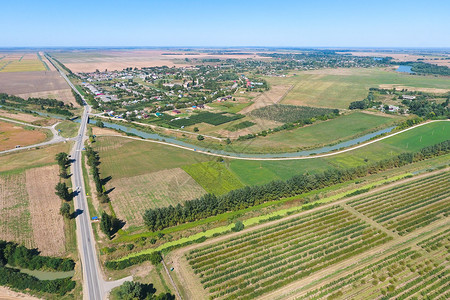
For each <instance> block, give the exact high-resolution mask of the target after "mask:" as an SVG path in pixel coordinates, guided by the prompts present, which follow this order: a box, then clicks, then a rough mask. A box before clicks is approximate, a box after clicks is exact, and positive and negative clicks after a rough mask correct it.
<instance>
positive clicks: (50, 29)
mask: <svg viewBox="0 0 450 300" xmlns="http://www.w3.org/2000/svg"><path fill="white" fill-rule="evenodd" d="M1 10H2V16H1V18H0V47H29V46H37V47H42V46H52V47H58V46H86V47H90V46H217V47H220V46H230V47H232V46H274V47H288V46H291V47H450V1H449V0H440V1H437V0H428V1H423V0H422V1H417V0H409V1H404V0H390V1H385V0H380V1H363V0H359V1H354V0H343V1H340V0H309V1H303V0H297V1H283V0H279V1H273V0H272V1H265V0H260V1H253V0H240V1H234V0H222V1H216V0H210V1H196V0H190V1H176V0H175V1H163V0H158V1H152V0H146V1H145V0H122V1H118V0H109V1H104V0H90V1H85V0H76V1H74V0H72V1H69V0H54V1H50V0H41V1H37V0H28V1H25V0H3V1H1Z"/></svg>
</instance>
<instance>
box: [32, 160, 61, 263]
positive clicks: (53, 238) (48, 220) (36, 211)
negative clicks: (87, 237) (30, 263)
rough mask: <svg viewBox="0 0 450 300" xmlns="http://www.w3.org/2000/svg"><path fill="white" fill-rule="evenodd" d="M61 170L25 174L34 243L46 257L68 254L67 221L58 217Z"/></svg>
mask: <svg viewBox="0 0 450 300" xmlns="http://www.w3.org/2000/svg"><path fill="white" fill-rule="evenodd" d="M58 168H59V167H58V166H57V165H53V166H46V167H40V168H34V169H29V170H27V171H26V172H25V176H26V188H27V192H28V195H29V199H30V214H31V225H32V226H33V237H34V241H35V243H36V246H37V248H38V249H39V250H40V251H41V252H42V254H43V255H50V256H55V255H61V254H63V253H64V251H65V236H64V220H63V217H62V216H61V215H60V214H59V209H60V207H61V199H59V197H58V196H56V195H55V185H56V183H57V182H58V181H59V177H58V174H59V169H58Z"/></svg>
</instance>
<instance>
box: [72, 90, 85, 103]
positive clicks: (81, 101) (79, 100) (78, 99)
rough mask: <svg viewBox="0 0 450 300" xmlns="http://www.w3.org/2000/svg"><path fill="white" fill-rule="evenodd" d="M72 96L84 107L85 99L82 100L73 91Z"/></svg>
mask: <svg viewBox="0 0 450 300" xmlns="http://www.w3.org/2000/svg"><path fill="white" fill-rule="evenodd" d="M72 94H73V96H74V97H75V101H76V102H77V103H78V104H80V105H81V106H83V105H84V101H83V98H81V96H80V95H79V94H78V93H76V92H75V91H74V90H72Z"/></svg>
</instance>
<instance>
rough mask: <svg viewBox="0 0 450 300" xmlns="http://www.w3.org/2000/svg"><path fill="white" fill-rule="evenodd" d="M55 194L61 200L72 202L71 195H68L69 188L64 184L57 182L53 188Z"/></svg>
mask: <svg viewBox="0 0 450 300" xmlns="http://www.w3.org/2000/svg"><path fill="white" fill-rule="evenodd" d="M55 189H56V192H55V194H56V195H58V196H59V198H61V199H62V200H66V201H70V200H72V195H71V194H70V193H69V188H68V187H67V185H66V183H65V182H63V183H61V182H58V184H56V186H55Z"/></svg>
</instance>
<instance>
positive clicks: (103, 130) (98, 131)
mask: <svg viewBox="0 0 450 300" xmlns="http://www.w3.org/2000/svg"><path fill="white" fill-rule="evenodd" d="M92 134H93V135H123V134H122V133H119V132H117V131H115V130H113V129H108V128H100V127H97V126H94V127H92Z"/></svg>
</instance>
